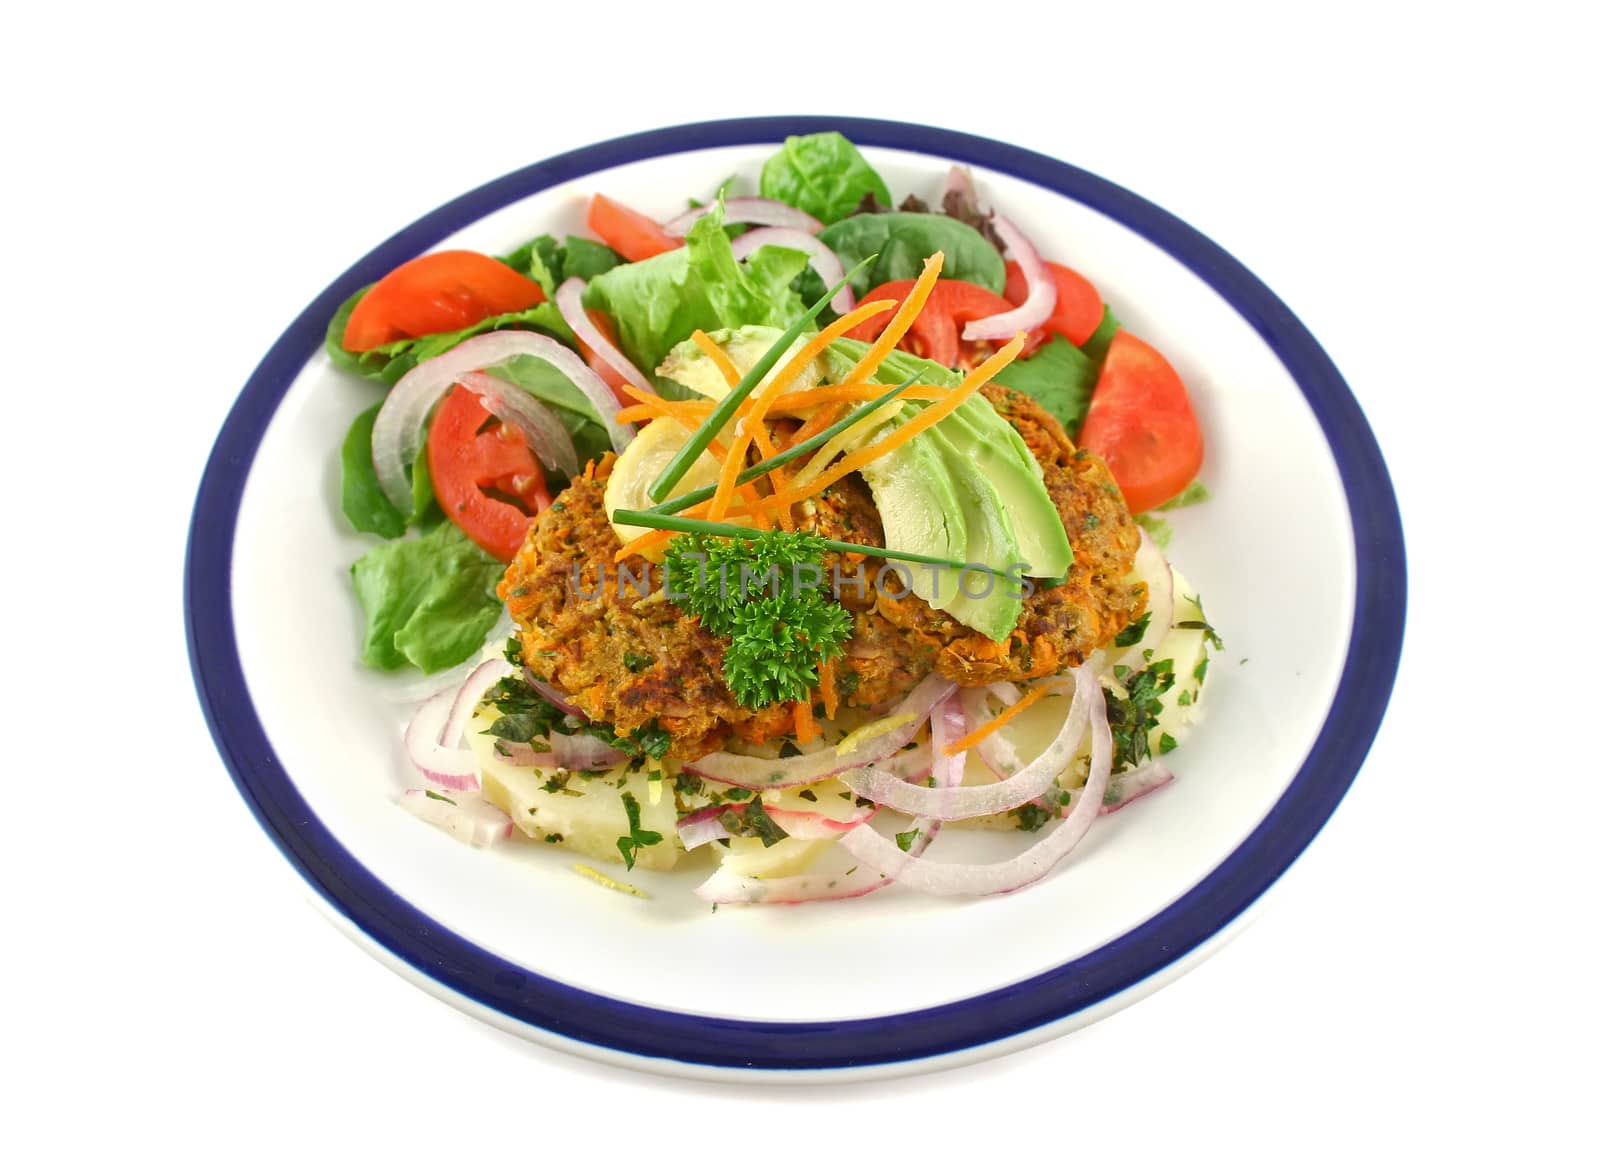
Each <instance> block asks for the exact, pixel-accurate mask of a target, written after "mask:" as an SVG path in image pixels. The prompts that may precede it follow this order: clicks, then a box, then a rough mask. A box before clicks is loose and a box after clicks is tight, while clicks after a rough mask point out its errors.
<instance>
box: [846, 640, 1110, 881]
mask: <svg viewBox="0 0 1600 1153" xmlns="http://www.w3.org/2000/svg"><path fill="white" fill-rule="evenodd" d="M1073 678H1074V680H1075V681H1076V682H1077V684H1076V687H1075V690H1074V692H1075V695H1074V700H1076V699H1077V697H1079V696H1081V697H1084V698H1086V699H1087V701H1088V713H1089V733H1090V749H1091V752H1090V757H1089V779H1088V781H1087V782H1085V784H1084V787H1083V792H1082V793H1081V794H1080V795H1079V796H1078V798H1077V799H1076V800H1075V801H1074V802H1073V804H1072V807H1071V808H1070V809H1069V810H1068V811H1067V816H1066V818H1065V819H1064V820H1063V821H1062V822H1061V823H1060V824H1059V825H1058V826H1057V827H1056V828H1055V830H1054V831H1053V832H1052V833H1050V835H1049V836H1047V837H1045V838H1043V839H1042V840H1039V841H1036V842H1034V843H1033V844H1032V845H1030V846H1029V847H1028V848H1027V849H1026V850H1024V851H1023V852H1022V853H1020V854H1018V855H1017V856H1015V857H1012V858H1011V859H1010V860H1007V861H998V862H996V863H994V864H987V865H970V864H956V863H952V862H938V861H929V860H927V859H925V858H922V857H919V856H914V855H912V854H911V853H906V852H902V851H901V850H900V848H899V846H898V845H896V844H895V842H894V841H893V840H890V839H888V838H886V837H883V836H880V835H879V834H878V833H877V832H876V831H874V830H873V829H871V828H868V827H866V826H862V827H861V828H858V829H852V830H851V831H850V832H848V833H846V834H845V835H844V836H843V837H842V838H840V841H839V844H840V845H841V846H842V847H843V848H844V849H845V850H846V851H847V852H849V854H850V855H851V856H852V857H855V858H856V860H858V861H860V862H861V863H862V864H863V865H865V866H867V867H868V868H870V869H875V870H877V871H878V872H879V873H881V874H882V875H883V876H885V877H887V878H889V879H890V880H894V881H899V882H900V883H901V884H903V885H907V886H909V887H910V888H913V889H916V890H918V891H920V892H924V893H930V894H932V895H934V896H941V897H978V896H987V895H988V894H990V893H1009V892H1013V891H1015V890H1017V889H1020V888H1023V887H1024V886H1027V885H1031V884H1033V883H1034V882H1035V881H1038V880H1041V879H1042V878H1044V877H1046V876H1048V875H1049V873H1050V872H1051V870H1053V869H1054V868H1055V867H1056V865H1058V864H1060V862H1061V860H1062V859H1063V858H1064V857H1066V855H1067V854H1068V853H1070V852H1071V851H1072V850H1073V849H1074V848H1075V847H1077V844H1078V842H1079V841H1081V840H1082V839H1083V835H1084V833H1086V832H1088V831H1089V826H1090V825H1091V824H1093V823H1094V820H1095V818H1096V817H1098V816H1099V815H1100V805H1101V801H1102V799H1103V798H1104V796H1105V791H1106V782H1107V781H1108V780H1109V779H1110V777H1111V751H1112V741H1111V727H1110V725H1109V724H1107V722H1106V699H1105V694H1104V693H1102V692H1101V691H1100V684H1099V678H1098V676H1097V675H1096V674H1095V672H1094V669H1093V667H1092V666H1091V665H1080V666H1079V667H1078V668H1077V669H1075V670H1074V671H1073Z"/></svg>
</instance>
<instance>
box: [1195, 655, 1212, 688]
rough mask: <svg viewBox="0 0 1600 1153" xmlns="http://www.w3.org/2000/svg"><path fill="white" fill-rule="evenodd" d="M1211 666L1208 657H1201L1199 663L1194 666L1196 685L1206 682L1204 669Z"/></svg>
mask: <svg viewBox="0 0 1600 1153" xmlns="http://www.w3.org/2000/svg"><path fill="white" fill-rule="evenodd" d="M1210 667H1211V658H1210V657H1201V658H1200V663H1199V664H1197V665H1195V666H1194V681H1195V684H1197V685H1203V684H1205V683H1206V669H1208V668H1210Z"/></svg>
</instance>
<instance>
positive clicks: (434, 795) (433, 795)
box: [422, 789, 455, 805]
mask: <svg viewBox="0 0 1600 1153" xmlns="http://www.w3.org/2000/svg"><path fill="white" fill-rule="evenodd" d="M422 795H423V796H425V797H431V798H433V799H434V800H436V801H443V802H444V803H445V804H447V805H453V804H455V802H454V801H452V800H451V799H450V798H449V797H447V796H445V795H444V794H442V793H436V792H434V791H433V790H432V789H423V790H422Z"/></svg>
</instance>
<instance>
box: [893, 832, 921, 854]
mask: <svg viewBox="0 0 1600 1153" xmlns="http://www.w3.org/2000/svg"><path fill="white" fill-rule="evenodd" d="M894 843H895V844H897V845H899V846H900V851H901V852H902V853H909V852H910V851H911V846H912V845H914V844H916V843H917V830H915V829H907V830H906V831H905V832H903V833H896V834H895V835H894Z"/></svg>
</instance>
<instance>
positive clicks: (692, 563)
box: [666, 532, 853, 709]
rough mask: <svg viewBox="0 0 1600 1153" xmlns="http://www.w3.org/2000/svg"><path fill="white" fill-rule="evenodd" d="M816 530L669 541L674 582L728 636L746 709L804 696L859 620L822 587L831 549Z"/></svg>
mask: <svg viewBox="0 0 1600 1153" xmlns="http://www.w3.org/2000/svg"><path fill="white" fill-rule="evenodd" d="M825 547H826V546H825V542H824V541H823V538H821V537H819V536H817V535H815V534H813V533H791V532H767V533H762V534H760V535H759V536H758V537H756V538H755V539H752V540H745V539H740V538H731V537H715V536H709V535H705V534H700V533H685V534H683V535H681V536H678V537H676V538H674V539H673V541H672V543H671V544H670V545H669V546H667V561H666V565H667V587H668V588H669V589H670V590H671V592H672V595H673V596H675V597H682V598H683V600H684V607H685V610H686V611H687V612H688V613H689V614H691V615H693V616H697V617H699V618H700V623H701V624H702V625H703V626H704V627H705V628H706V629H707V630H708V631H710V632H712V633H715V634H717V635H718V636H723V637H726V638H728V649H727V653H726V654H725V655H724V657H723V661H722V676H723V680H724V681H725V682H726V683H727V685H728V688H729V690H730V691H731V692H732V693H733V695H734V699H735V700H737V701H738V702H739V704H740V705H742V706H744V707H745V708H747V709H759V708H762V707H764V706H766V705H769V704H771V703H773V702H774V701H803V700H805V699H806V698H807V697H808V696H809V695H810V693H811V690H812V689H814V688H816V687H817V682H818V677H817V664H818V662H819V661H830V660H833V659H834V658H835V657H837V656H839V655H840V654H841V653H842V652H844V644H845V641H846V640H848V639H849V636H850V630H851V627H852V624H853V622H852V620H851V617H850V614H849V612H848V611H846V610H845V608H844V607H843V606H842V605H840V604H839V603H838V602H836V601H834V600H831V599H829V598H828V597H827V596H826V595H824V593H823V592H822V590H821V589H820V588H818V587H815V586H816V585H818V584H819V583H820V581H821V575H822V571H823V570H822V559H823V554H824V551H825Z"/></svg>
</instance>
